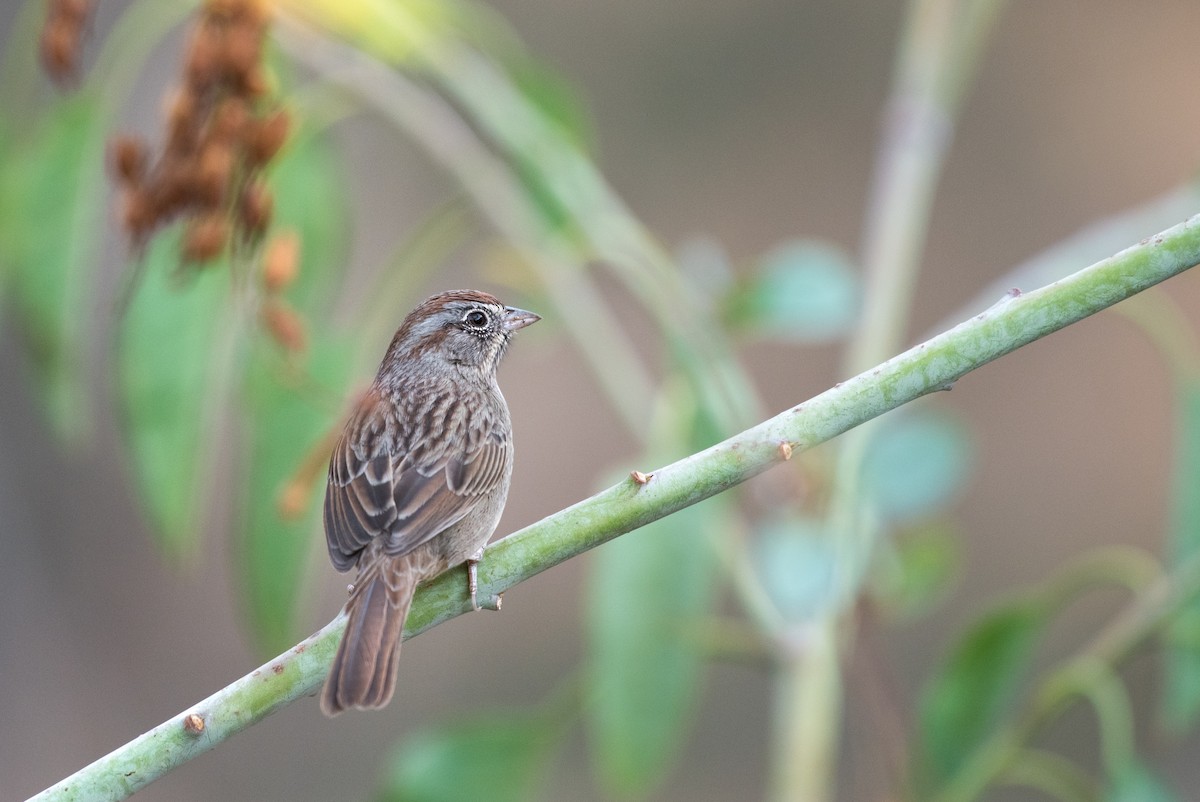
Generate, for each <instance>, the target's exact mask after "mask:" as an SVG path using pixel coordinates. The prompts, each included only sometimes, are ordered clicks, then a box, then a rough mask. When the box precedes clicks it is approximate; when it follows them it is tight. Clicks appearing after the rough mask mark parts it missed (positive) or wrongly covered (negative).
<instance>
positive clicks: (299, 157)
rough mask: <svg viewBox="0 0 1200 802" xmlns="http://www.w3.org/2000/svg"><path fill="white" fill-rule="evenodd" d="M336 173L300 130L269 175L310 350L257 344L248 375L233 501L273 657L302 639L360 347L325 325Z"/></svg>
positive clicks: (336, 264)
mask: <svg viewBox="0 0 1200 802" xmlns="http://www.w3.org/2000/svg"><path fill="white" fill-rule="evenodd" d="M339 174H340V173H339V169H338V164H337V161H336V160H335V159H334V156H333V153H332V152H331V151H330V149H329V148H328V147H327V145H326V143H325V142H324V141H323V140H321V139H319V138H317V137H315V136H313V135H311V134H305V133H304V132H300V133H299V134H298V135H297V136H296V137H295V138H294V139H293V140H292V141H291V142H289V143H288V146H287V147H286V148H285V149H284V150H283V152H282V153H281V154H280V157H279V159H278V160H277V162H276V163H275V165H274V167H273V169H272V171H271V174H270V176H269V178H270V185H271V189H272V190H273V192H274V193H275V196H276V197H277V198H278V201H277V202H276V207H275V208H276V214H275V221H276V225H275V227H274V229H273V234H272V236H275V235H277V234H278V233H280V232H283V231H290V232H293V233H295V234H297V235H298V237H299V240H300V268H299V273H298V274H297V276H296V280H295V281H294V282H293V283H292V284H291V285H290V286H288V287H287V289H286V291H285V293H284V295H285V297H286V298H287V300H288V301H289V302H290V303H291V304H293V305H294V307H295V308H296V309H297V310H299V313H300V314H301V316H302V318H303V319H304V320H305V322H306V324H307V325H308V329H309V331H308V337H309V341H310V342H309V347H308V349H307V350H306V351H305V352H304V353H303V354H301V355H293V356H290V357H287V358H285V355H284V354H283V353H282V352H281V351H280V349H279V348H278V346H276V345H275V344H274V343H273V342H271V341H268V340H267V339H266V338H265V337H263V338H260V339H259V340H258V341H257V342H256V343H255V344H254V347H253V348H252V350H251V355H250V358H249V360H247V364H246V369H245V373H244V375H243V378H242V394H243V400H244V402H245V403H244V411H245V416H244V426H245V437H244V438H243V440H244V442H245V444H246V446H247V451H246V453H245V455H244V473H243V475H244V477H245V479H244V480H243V481H242V482H240V483H239V493H238V499H237V504H238V507H239V509H240V513H239V520H240V521H241V522H242V532H241V537H240V542H241V544H242V550H241V552H240V553H239V559H238V563H239V568H240V571H241V581H242V598H243V599H244V601H245V603H246V608H247V616H248V619H249V623H250V629H251V632H252V633H253V636H254V640H255V643H256V644H257V645H258V646H259V648H260V649H262V650H263V652H264V653H266V654H275V653H277V652H279V651H280V650H282V649H284V648H286V647H287V645H288V644H289V643H293V642H294V641H295V640H296V636H297V635H298V634H300V633H298V632H296V631H295V626H294V620H295V613H296V605H297V603H298V601H299V599H300V595H301V589H302V587H303V582H302V580H303V574H304V568H305V565H306V563H307V559H308V555H309V554H311V550H312V548H313V547H314V546H315V545H317V544H318V543H319V542H320V537H319V536H318V533H319V532H320V525H319V524H318V523H317V522H316V517H315V513H316V512H317V510H318V509H319V505H318V504H317V503H316V502H317V501H318V499H319V497H320V493H319V491H320V490H322V489H323V488H324V486H325V482H324V478H325V467H326V465H327V463H328V457H329V451H330V449H331V448H332V444H331V443H328V442H323V441H324V440H325V439H326V435H327V434H328V433H330V432H331V431H334V430H335V429H336V428H337V423H338V416H339V415H340V414H341V413H342V411H343V410H342V409H341V399H342V398H343V396H344V395H345V388H346V384H347V381H348V379H349V374H350V369H351V367H352V365H353V359H352V358H351V355H352V354H353V353H354V350H353V347H352V345H351V344H350V343H349V342H348V341H346V340H345V339H344V338H334V337H331V336H329V335H328V334H327V333H326V332H327V328H326V327H324V326H322V325H321V324H320V323H318V322H317V321H320V320H324V319H325V317H326V315H327V310H328V308H329V307H330V306H332V302H331V301H332V296H333V294H334V293H333V290H334V288H335V287H336V286H337V283H338V280H339V279H340V277H341V274H342V266H343V265H344V264H345V251H346V235H345V232H346V230H347V225H346V222H345V211H344V210H345V208H346V204H345V199H344V193H343V187H342V184H341V181H340V179H339Z"/></svg>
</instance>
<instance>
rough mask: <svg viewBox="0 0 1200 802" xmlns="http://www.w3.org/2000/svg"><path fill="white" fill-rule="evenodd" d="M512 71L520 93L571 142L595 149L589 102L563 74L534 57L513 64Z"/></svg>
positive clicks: (583, 149) (581, 146) (588, 148)
mask: <svg viewBox="0 0 1200 802" xmlns="http://www.w3.org/2000/svg"><path fill="white" fill-rule="evenodd" d="M509 71H510V73H511V77H512V79H513V82H514V83H515V84H516V86H517V88H518V89H519V90H521V93H522V94H524V95H525V97H526V98H527V99H528V100H529V101H530V102H531V103H532V104H533V105H534V106H535V107H536V108H537V109H538V110H539V111H541V112H542V114H543V115H544V116H545V117H546V119H547V120H549V121H550V122H552V123H554V124H555V125H556V126H558V128H559V130H560V131H562V133H563V134H564V135H565V137H566V139H567V141H568V142H570V143H572V144H573V145H575V147H577V148H579V149H580V150H582V151H585V152H586V151H589V150H591V149H592V147H593V145H594V144H595V135H594V133H593V130H592V120H591V116H590V115H589V114H588V110H587V105H586V104H585V103H584V102H583V100H582V98H581V95H580V93H579V92H578V91H577V90H576V89H575V87H574V86H572V85H571V83H570V82H569V81H568V80H567V79H566V78H565V77H563V75H562V74H561V73H559V72H558V71H557V70H555V69H553V68H552V67H549V66H547V65H545V64H543V63H541V62H539V61H537V60H535V59H531V58H524V59H521V60H520V61H518V62H512V63H510V64H509Z"/></svg>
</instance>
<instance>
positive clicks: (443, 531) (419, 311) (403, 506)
mask: <svg viewBox="0 0 1200 802" xmlns="http://www.w3.org/2000/svg"><path fill="white" fill-rule="evenodd" d="M539 319H540V318H539V317H538V316H537V315H535V314H533V313H532V312H526V311H525V310H523V309H516V308H513V307H511V306H505V305H504V304H502V303H501V302H500V301H498V300H497V299H496V298H494V297H493V296H491V295H488V294H487V293H484V292H477V291H474V290H459V291H455V292H444V293H441V294H440V295H434V296H433V297H431V298H429V299H427V300H426V301H425V302H424V303H422V304H421V305H420V306H418V307H417V308H416V309H414V310H413V311H412V312H411V313H410V314H409V315H408V317H407V318H405V319H404V323H403V324H401V326H400V329H399V330H398V331H397V332H396V336H395V337H393V338H392V344H391V345H390V346H389V347H388V350H387V354H386V355H385V356H384V358H383V362H382V364H380V366H379V372H378V373H377V374H376V376H375V381H374V382H373V383H372V384H371V387H370V389H368V390H367V392H366V394H365V395H364V396H363V399H362V401H361V403H359V405H358V407H357V409H356V410H355V411H354V414H353V415H352V416H351V417H350V420H349V421H348V422H347V424H346V428H345V430H344V431H343V432H342V436H341V438H340V439H339V440H338V443H337V446H335V447H334V449H333V457H332V459H331V460H330V464H329V484H328V486H327V488H326V491H325V538H326V541H327V542H328V545H329V556H330V558H331V559H332V560H333V564H334V566H335V567H336V568H337V569H338V570H339V571H348V570H350V569H351V568H353V567H354V566H355V565H357V566H358V578H357V580H356V581H355V583H354V586H353V589H352V590H351V592H350V600H349V601H348V602H346V615H347V619H348V620H347V622H346V631H345V634H343V636H342V641H341V644H339V646H338V651H337V656H336V657H335V658H334V660H333V668H332V669H331V670H330V672H329V677H328V678H327V679H326V680H325V688H324V690H323V691H322V693H321V709H322V710H323V711H324V712H325V714H326V715H330V716H333V715H337V714H338V713H340V712H342V711H343V710H345V709H347V708H350V707H359V708H372V707H383V706H384V705H386V704H387V703H388V700H390V699H391V698H392V692H393V691H394V689H395V687H396V659H397V656H398V654H399V652H400V636H401V633H402V632H403V630H404V620H405V618H406V617H407V616H408V608H409V605H410V604H411V603H412V597H413V592H414V591H415V590H416V587H417V584H418V583H420V582H422V581H424V580H426V579H430V578H431V577H434V576H437V575H438V574H440V573H442V572H443V571H445V570H446V569H448V568H450V567H452V566H455V565H458V564H459V563H461V562H463V561H467V564H468V576H469V589H470V593H471V601H472V604H473V605H474V602H475V596H474V592H475V587H474V585H475V583H474V581H473V580H474V565H475V561H477V560H478V557H479V554H480V552H481V551H482V549H483V546H484V544H485V543H487V540H488V538H489V537H491V535H492V532H493V531H494V530H495V528H496V524H497V523H498V522H499V520H500V512H501V511H502V510H503V509H504V502H505V499H506V498H507V496H508V483H509V478H510V476H511V474H512V461H513V445H512V425H511V423H510V421H509V416H508V405H507V404H506V403H505V402H504V396H503V395H501V394H500V387H499V386H498V385H497V384H496V367H497V365H498V364H499V363H500V358H501V357H502V356H504V352H505V349H506V348H507V347H508V343H509V340H510V339H511V338H512V335H513V332H515V331H516V330H518V329H522V328H525V327H526V326H528V325H530V324H531V323H534V322H536V321H537V320H539Z"/></svg>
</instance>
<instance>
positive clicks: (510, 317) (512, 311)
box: [504, 306, 542, 331]
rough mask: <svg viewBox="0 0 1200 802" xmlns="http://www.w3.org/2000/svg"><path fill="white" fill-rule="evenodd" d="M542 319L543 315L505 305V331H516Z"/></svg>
mask: <svg viewBox="0 0 1200 802" xmlns="http://www.w3.org/2000/svg"><path fill="white" fill-rule="evenodd" d="M541 319H542V316H541V315H535V314H534V313H533V312H526V311H525V310H524V309H517V308H516V307H515V306H506V307H504V330H505V331H516V330H517V329H523V328H525V327H526V326H528V325H530V324H532V323H537V322H538V321H539V320H541Z"/></svg>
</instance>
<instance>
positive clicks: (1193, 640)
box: [1160, 379, 1200, 731]
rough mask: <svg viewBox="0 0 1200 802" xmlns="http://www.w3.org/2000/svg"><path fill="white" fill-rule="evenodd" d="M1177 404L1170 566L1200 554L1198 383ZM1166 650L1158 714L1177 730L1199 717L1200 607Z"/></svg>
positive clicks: (1185, 613)
mask: <svg viewBox="0 0 1200 802" xmlns="http://www.w3.org/2000/svg"><path fill="white" fill-rule="evenodd" d="M1175 405H1176V409H1177V410H1178V411H1177V412H1176V423H1175V427H1176V435H1175V438H1174V441H1173V442H1174V443H1175V471H1174V476H1173V477H1172V481H1173V490H1172V502H1171V503H1172V510H1171V531H1170V536H1169V544H1168V553H1169V557H1168V559H1169V567H1174V566H1177V565H1179V563H1181V562H1182V561H1184V560H1186V559H1187V558H1188V557H1191V556H1192V555H1194V554H1195V553H1196V551H1197V550H1200V493H1198V492H1197V488H1200V380H1197V379H1190V380H1186V381H1181V382H1179V383H1178V390H1177V397H1176V400H1175ZM1165 645H1166V654H1165V658H1164V661H1163V670H1164V671H1165V677H1164V683H1163V684H1164V686H1165V687H1164V689H1163V695H1162V707H1161V710H1160V715H1161V716H1162V718H1163V720H1164V721H1165V722H1166V723H1167V725H1168V726H1169V727H1171V728H1172V729H1174V730H1176V731H1181V730H1185V729H1187V728H1189V727H1191V726H1193V725H1194V724H1195V723H1196V717H1197V715H1198V714H1200V602H1193V603H1192V604H1190V605H1188V606H1187V607H1186V608H1185V609H1184V610H1182V611H1181V612H1180V614H1179V615H1178V616H1177V617H1176V618H1175V620H1174V621H1172V623H1171V625H1170V627H1169V628H1168V629H1167V633H1166V638H1165Z"/></svg>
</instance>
